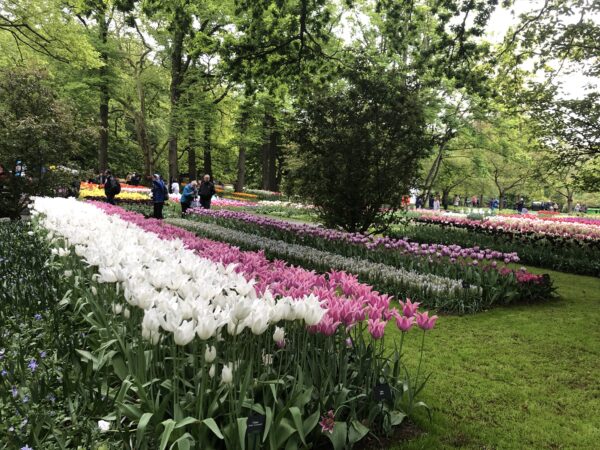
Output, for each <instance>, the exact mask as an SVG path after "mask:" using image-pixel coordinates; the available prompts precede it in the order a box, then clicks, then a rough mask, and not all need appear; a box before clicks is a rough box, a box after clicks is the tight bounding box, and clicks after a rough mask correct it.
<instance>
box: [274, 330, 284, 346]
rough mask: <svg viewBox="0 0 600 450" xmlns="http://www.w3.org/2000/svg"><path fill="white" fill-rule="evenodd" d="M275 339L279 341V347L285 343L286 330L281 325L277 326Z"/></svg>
mask: <svg viewBox="0 0 600 450" xmlns="http://www.w3.org/2000/svg"><path fill="white" fill-rule="evenodd" d="M273 340H274V341H275V342H276V343H277V345H278V346H279V348H282V347H283V346H284V345H285V330H284V329H283V328H280V327H275V332H274V333H273Z"/></svg>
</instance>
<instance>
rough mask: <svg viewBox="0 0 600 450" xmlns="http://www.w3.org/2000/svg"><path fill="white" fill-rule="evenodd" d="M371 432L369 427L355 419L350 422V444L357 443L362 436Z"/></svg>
mask: <svg viewBox="0 0 600 450" xmlns="http://www.w3.org/2000/svg"><path fill="white" fill-rule="evenodd" d="M368 433H369V429H368V428H367V427H365V426H364V425H363V424H362V423H360V422H359V421H358V420H353V421H352V423H351V424H350V429H349V430H348V442H349V443H350V444H352V445H353V444H356V443H357V442H358V441H360V440H361V439H362V438H364V437H365V436H366V435H367V434H368Z"/></svg>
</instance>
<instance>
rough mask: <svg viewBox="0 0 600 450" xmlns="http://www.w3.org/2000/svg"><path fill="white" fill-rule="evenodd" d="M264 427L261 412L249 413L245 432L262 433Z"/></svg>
mask: <svg viewBox="0 0 600 450" xmlns="http://www.w3.org/2000/svg"><path fill="white" fill-rule="evenodd" d="M264 429H265V416H263V415H262V414H258V413H256V414H250V415H249V416H248V422H247V425H246V433H247V434H253V433H262V432H263V430H264Z"/></svg>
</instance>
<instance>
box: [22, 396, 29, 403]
mask: <svg viewBox="0 0 600 450" xmlns="http://www.w3.org/2000/svg"><path fill="white" fill-rule="evenodd" d="M27 402H29V395H26V396H25V397H23V403H27Z"/></svg>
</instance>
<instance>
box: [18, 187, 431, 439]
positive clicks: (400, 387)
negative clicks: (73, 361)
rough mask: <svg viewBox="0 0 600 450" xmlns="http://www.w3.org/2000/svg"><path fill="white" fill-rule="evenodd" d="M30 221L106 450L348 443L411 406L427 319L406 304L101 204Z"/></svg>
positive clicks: (60, 207) (420, 382)
mask: <svg viewBox="0 0 600 450" xmlns="http://www.w3.org/2000/svg"><path fill="white" fill-rule="evenodd" d="M33 214H34V216H35V219H34V220H35V222H36V229H37V230H39V231H38V235H40V236H44V238H45V239H46V240H47V242H48V243H49V244H45V245H52V246H53V247H54V248H53V253H54V254H55V255H56V256H57V257H58V258H57V259H56V261H55V263H54V264H56V265H57V267H60V270H61V271H65V272H64V276H63V278H62V282H63V283H68V284H69V291H68V295H66V296H65V298H64V299H63V301H62V302H61V303H60V305H61V308H63V309H64V310H65V313H66V315H67V316H68V315H72V316H74V317H75V318H76V320H78V321H82V322H84V323H86V325H87V333H86V337H85V343H86V346H87V347H86V348H77V349H75V352H74V353H75V354H76V355H77V363H78V364H79V365H81V367H83V368H84V369H85V370H82V379H81V382H80V388H81V389H87V390H88V391H89V396H90V401H91V402H92V404H93V405H95V406H99V405H102V407H103V409H102V410H94V412H91V413H90V415H92V416H94V419H99V420H100V422H99V423H98V425H99V427H100V428H101V429H102V430H106V431H105V433H103V434H102V436H103V439H105V440H106V442H110V443H112V444H115V443H117V446H118V445H119V444H120V447H118V448H135V449H156V448H158V449H161V450H162V449H165V448H174V449H186V448H202V449H210V448H228V449H241V448H253V447H252V446H255V447H254V448H258V446H260V447H261V448H269V449H273V450H275V449H279V448H284V447H285V448H288V449H294V448H305V447H307V446H309V445H311V446H314V447H317V446H319V445H323V444H325V443H327V442H328V443H329V444H328V445H330V446H331V447H333V448H334V449H342V448H350V447H352V446H353V445H354V444H355V443H357V442H359V441H361V440H362V439H363V438H364V437H365V436H367V435H369V434H373V433H375V434H378V435H382V434H387V433H389V432H391V430H392V427H394V426H395V425H398V424H400V423H402V421H403V420H404V419H405V417H407V416H410V415H411V414H412V413H413V411H414V410H415V409H416V408H426V405H424V404H423V403H422V402H419V400H418V397H419V394H420V392H421V391H422V389H423V387H424V385H425V382H426V380H427V376H426V374H424V373H423V372H422V371H421V363H420V361H421V360H422V358H423V344H424V340H425V336H426V332H427V330H430V329H431V328H433V327H434V325H435V322H436V319H437V318H436V317H435V316H429V314H428V313H426V312H425V313H421V312H419V311H418V304H417V303H412V302H411V301H410V300H407V301H405V302H400V306H401V310H399V309H396V308H394V307H392V305H391V298H390V297H389V296H387V295H383V294H379V293H378V292H376V291H374V290H373V289H372V288H371V287H370V286H368V285H365V284H362V283H360V282H358V281H357V279H356V278H355V277H354V276H351V275H349V274H346V273H343V272H334V271H330V272H328V273H327V274H325V275H318V274H315V273H314V272H309V271H306V270H304V269H301V268H298V267H292V266H288V265H287V264H285V263H283V262H282V261H275V262H269V261H268V260H266V259H265V257H264V255H263V254H262V253H260V252H243V251H240V250H239V249H237V248H235V247H231V246H228V245H225V244H222V243H218V242H214V241H209V240H207V239H200V238H198V237H196V236H195V235H193V234H192V233H190V232H187V231H185V230H182V229H180V228H177V227H174V226H171V225H165V224H163V223H161V222H160V221H156V220H152V219H150V220H145V219H143V217H142V216H141V215H139V214H136V213H132V212H126V211H124V210H122V209H120V208H118V207H114V206H111V205H107V204H92V203H82V202H77V201H75V200H70V199H68V200H67V199H47V198H37V199H36V200H35V203H34V211H33ZM390 322H391V323H390ZM386 325H389V326H393V327H397V328H398V330H399V331H400V333H397V334H396V335H399V336H400V338H399V339H398V341H392V342H390V341H389V339H388V340H387V341H386V335H387V334H388V333H386V331H385V329H386ZM416 328H418V329H421V330H422V331H421V332H420V333H421V334H420V335H419V336H418V341H419V343H420V344H419V345H420V346H419V345H417V347H416V348H420V350H419V351H418V353H417V354H416V355H414V354H405V353H404V352H403V344H404V341H405V338H410V337H412V336H413V335H414V333H415V331H411V329H416ZM77 335H79V334H78V333H75V335H74V336H77ZM415 338H417V336H415ZM406 358H411V359H416V360H417V362H418V364H417V363H412V364H410V367H412V369H409V368H408V367H407V365H406V363H405V361H406ZM100 399H102V400H100ZM28 442H32V441H28ZM43 448H50V447H43ZM87 448H93V447H87Z"/></svg>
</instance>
